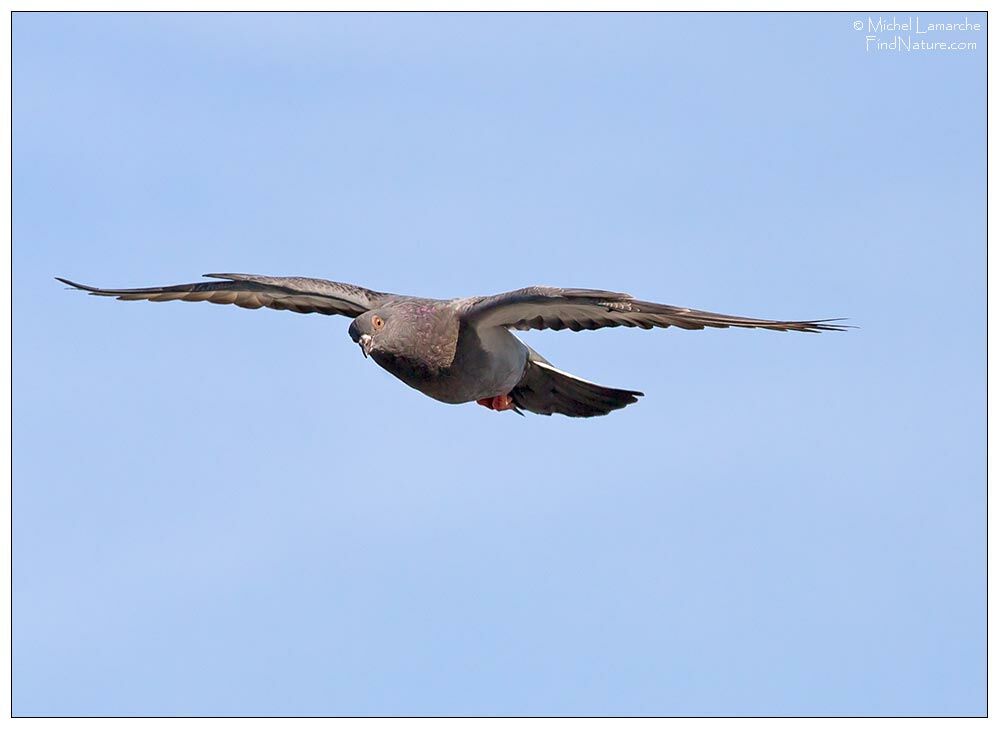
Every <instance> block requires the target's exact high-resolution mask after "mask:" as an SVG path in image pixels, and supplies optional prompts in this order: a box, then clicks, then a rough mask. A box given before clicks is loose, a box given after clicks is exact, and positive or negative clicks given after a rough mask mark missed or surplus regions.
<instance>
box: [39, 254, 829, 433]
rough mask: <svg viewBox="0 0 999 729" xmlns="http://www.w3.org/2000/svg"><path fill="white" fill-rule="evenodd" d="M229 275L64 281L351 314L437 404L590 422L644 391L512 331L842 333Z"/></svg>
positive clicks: (639, 307) (607, 298) (582, 299)
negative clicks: (539, 348)
mask: <svg viewBox="0 0 999 729" xmlns="http://www.w3.org/2000/svg"><path fill="white" fill-rule="evenodd" d="M205 277H206V278H213V279H222V280H219V281H204V282H200V283H191V284H181V285H179V286H158V287H153V288H142V289H98V288H94V287H92V286H85V285H83V284H78V283H74V282H72V281H68V280H66V279H64V278H57V280H58V281H61V282H63V283H65V284H68V285H69V286H72V287H74V288H77V289H80V290H82V291H88V292H90V293H91V294H92V295H95V296H115V297H117V298H119V299H123V300H125V301H135V300H139V299H145V300H148V301H175V300H179V301H208V302H211V303H213V304H235V305H236V306H241V307H243V308H245V309H259V308H260V307H262V306H266V307H268V308H271V309H282V310H287V311H295V312H298V313H301V314H312V313H318V314H340V315H342V316H349V317H350V318H351V319H353V321H352V322H351V323H350V328H349V329H348V334H349V335H350V338H351V339H353V340H354V342H355V343H356V344H358V345H359V346H360V348H361V352H363V353H364V356H365V357H368V356H370V357H371V358H372V359H373V360H374V361H375V362H377V363H378V364H379V365H380V366H381V367H383V368H384V369H386V370H388V371H389V372H390V373H392V374H393V375H395V376H396V377H398V378H399V379H400V380H402V381H403V382H405V383H406V384H407V385H409V386H410V387H413V388H416V389H417V390H419V391H420V392H422V393H423V394H425V395H429V396H430V397H432V398H434V399H435V400H440V401H441V402H446V403H452V404H457V403H466V402H476V403H478V404H479V405H483V406H485V407H487V408H489V409H490V410H497V411H502V410H513V411H514V412H517V413H520V414H523V412H522V411H523V410H527V411H530V412H532V413H538V414H540V415H551V414H552V413H560V414H562V415H568V416H569V417H576V418H588V417H592V416H595V415H606V414H607V413H609V412H611V411H613V410H618V409H620V408H623V407H625V406H627V405H630V404H631V403H634V402H637V398H639V397H641V396H642V393H641V392H637V391H635V390H619V389H616V388H612V387H604V386H602V385H597V384H595V383H593V382H588V381H586V380H583V379H580V378H578V377H575V376H574V375H570V374H569V373H568V372H563V371H562V370H560V369H557V368H556V367H554V366H553V365H552V364H551V363H550V362H549V361H548V360H546V359H545V358H544V357H542V356H541V355H540V354H538V353H537V352H535V351H534V350H533V349H531V348H530V347H528V346H527V345H526V344H524V343H523V342H521V341H520V340H519V339H518V338H517V337H515V336H514V335H513V334H512V333H511V332H510V330H511V329H521V330H526V329H555V330H559V329H571V330H572V331H574V332H576V331H579V330H581V329H601V328H603V327H618V326H624V327H641V328H642V329H652V328H653V327H663V328H665V327H671V326H674V327H679V328H681V329H703V328H704V327H718V328H727V327H744V328H749V329H754V328H755V329H775V330H777V331H797V332H821V331H841V330H843V329H845V328H846V327H845V326H843V325H839V324H832V323H830V322H834V321H839V320H837V319H816V320H810V321H772V320H769V319H748V318H745V317H741V316H728V315H727V314H712V313H711V312H707V311H697V310H696V309H686V308H683V307H679V306H668V305H666V304H653V303H650V302H648V301H639V300H637V299H634V298H632V297H631V296H629V295H628V294H620V293H614V292H613V291H600V290H594V289H561V288H548V287H543V286H533V287H531V288H526V289H518V290H516V291H510V292H507V293H504V294H496V295H494V296H472V297H469V298H464V299H449V300H444V299H423V298H417V297H414V296H400V295H398V294H386V293H381V292H379V291H370V290H368V289H365V288H362V287H360V286H354V285H353V284H346V283H337V282H335V281H326V280H324V279H318V278H299V277H274V276H251V275H247V274H241V273H209V274H205Z"/></svg>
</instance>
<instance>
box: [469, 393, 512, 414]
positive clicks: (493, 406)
mask: <svg viewBox="0 0 999 729" xmlns="http://www.w3.org/2000/svg"><path fill="white" fill-rule="evenodd" d="M475 402H477V403H478V404H479V405H481V406H482V407H485V408H489V409H490V410H497V411H499V410H513V408H514V404H513V398H512V397H510V396H509V395H497V396H496V397H485V398H482V399H481V400H476V401H475Z"/></svg>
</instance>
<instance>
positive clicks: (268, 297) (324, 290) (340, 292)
mask: <svg viewBox="0 0 999 729" xmlns="http://www.w3.org/2000/svg"><path fill="white" fill-rule="evenodd" d="M205 277H206V278H220V279H225V280H224V281H202V282H200V283H190V284H179V285H177V286H154V287H151V288H144V289H98V288H94V287H93V286H86V285H84V284H78V283H74V282H73V281H68V280H66V279H64V278H58V277H57V278H56V280H57V281H62V282H63V283H64V284H69V285H70V286H72V287H73V288H77V289H80V290H81V291H88V292H90V293H91V294H92V295H94V296H114V297H117V298H118V299H121V300H123V301H138V300H146V301H208V302H210V303H212V304H235V305H236V306H241V307H243V308H244V309H259V308H261V307H262V306H266V307H268V308H270V309H281V310H287V311H295V312H298V313H300V314H313V313H318V314H342V315H343V316H349V317H355V316H359V315H360V314H363V313H364V312H366V311H368V310H370V309H374V308H377V307H378V306H379V305H380V304H381V303H382V302H383V301H387V300H389V299H391V298H394V297H393V295H392V294H384V293H381V292H380V291H370V290H368V289H365V288H362V287H360V286H354V285H353V284H346V283H338V282H336V281H326V280H325V279H321V278H300V277H297V276H290V277H279V276H251V275H248V274H244V273H206V274H205Z"/></svg>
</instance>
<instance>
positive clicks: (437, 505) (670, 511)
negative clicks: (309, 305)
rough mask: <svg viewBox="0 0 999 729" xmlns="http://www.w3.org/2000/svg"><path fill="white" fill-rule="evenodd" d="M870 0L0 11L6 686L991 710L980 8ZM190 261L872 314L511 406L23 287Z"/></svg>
mask: <svg viewBox="0 0 999 729" xmlns="http://www.w3.org/2000/svg"><path fill="white" fill-rule="evenodd" d="M920 18H921V19H922V20H923V21H924V22H926V21H930V20H933V21H934V22H941V21H948V20H949V21H956V20H959V19H961V18H963V16H957V15H927V14H923V15H921V16H920ZM866 19H867V16H864V15H861V14H786V15H780V14H765V15H753V14H733V15H700V14H683V15H668V14H661V15H609V14H589V15H572V14H543V15H489V14H475V15H471V14H465V15H424V14H405V15H401V14H400V15H389V14H383V15H356V14H353V15H351V14H343V15H335V14H330V15H318V16H309V15H297V16H296V15H287V16H285V15H265V14H253V15H183V14H172V15H154V14H148V15H113V14H99V15H58V14H34V15H26V14H16V15H15V17H14V21H13V25H14V35H13V44H14V47H13V69H14V70H13V85H14V112H13V140H14V142H13V143H14V146H13V165H14V176H13V181H14V188H13V203H14V208H13V213H14V226H13V233H14V238H13V241H14V253H13V307H14V313H13V319H14V321H13V327H14V329H13V331H14V335H13V336H14V355H13V388H14V389H13V408H14V413H13V419H14V433H13V449H14V450H13V469H14V472H13V475H14V494H13V518H14V523H13V550H14V551H13V589H14V595H13V628H14V633H13V652H14V663H13V668H14V679H13V689H14V694H13V702H14V712H15V714H19V715H31V714H74V715H89V714H143V715H145V714H205V715H213V714H254V715H257V714H263V715H271V714H292V715H297V714H336V715H340V714H669V715H674V714H711V715H716V714H718V715H724V714H738V715H743V714H778V715H779V714H981V713H983V712H984V711H985V282H986V278H985V267H984V262H985V174H986V159H985V134H986V128H985V34H984V31H982V32H978V33H974V32H967V33H964V34H961V33H951V34H943V35H941V36H940V38H939V39H940V40H945V41H948V42H949V41H954V40H957V41H961V40H969V39H970V40H973V41H975V42H977V43H978V48H977V49H976V50H961V51H956V50H955V51H940V52H915V51H913V52H908V53H903V52H889V51H880V52H871V51H865V48H864V36H865V34H866V31H865V30H862V31H856V30H854V28H853V27H852V26H853V22H854V21H856V20H863V21H865V22H866ZM976 19H977V20H978V21H979V22H982V23H984V22H985V21H984V16H972V20H976ZM903 34H904V33H903ZM889 35H891V34H889ZM218 270H223V271H244V272H250V273H264V274H272V275H307V276H318V277H324V278H330V279H334V280H342V281H352V282H357V283H360V284H362V285H366V286H369V287H371V288H375V289H379V290H385V291H395V292H400V293H410V294H418V295H427V296H437V297H449V296H463V295H471V294H477V293H490V292H495V291H503V290H507V289H512V288H518V287H521V286H526V285H532V284H551V285H567V286H584V287H587V286H588V287H598V288H608V289H612V290H622V291H628V292H631V293H633V294H635V295H636V296H639V297H642V298H647V299H652V300H657V301H663V302H666V303H672V304H677V305H683V306H691V307H698V308H706V309H711V310H715V311H722V312H726V313H732V314H742V315H748V316H760V317H773V318H808V317H825V316H847V317H850V318H851V320H852V322H853V323H855V324H857V325H859V327H860V328H859V329H856V330H853V331H850V332H849V333H846V334H826V335H821V336H813V335H793V334H780V333H772V332H755V331H724V330H719V331H707V332H684V331H676V330H672V329H671V330H666V331H661V330H659V331H654V332H641V331H633V330H606V331H601V332H587V333H580V334H572V333H570V332H560V333H555V332H532V333H529V334H527V335H525V336H524V339H525V340H526V341H528V342H529V343H530V344H531V345H532V346H534V347H535V348H536V349H538V350H539V351H541V352H542V353H543V354H544V355H545V356H546V357H548V358H549V359H550V360H551V361H552V362H554V363H555V364H556V365H557V366H558V367H560V368H562V369H565V370H568V371H570V372H573V373H576V374H578V375H580V376H582V377H585V378H586V379H590V380H594V381H597V382H601V383H604V384H608V385H612V386H618V387H625V388H635V389H640V390H643V391H644V392H645V393H646V395H647V396H646V397H645V398H644V399H642V400H641V401H640V403H638V404H637V405H634V406H632V407H629V408H627V409H626V410H623V411H621V412H616V413H612V414H611V415H609V416H607V417H604V418H595V419H590V420H570V419H566V418H558V417H552V418H544V417H528V418H519V417H517V416H515V415H513V414H509V413H503V414H497V413H493V412H489V411H487V410H485V409H483V408H480V407H476V406H474V405H464V406H447V405H443V404H440V403H437V402H435V401H433V400H430V399H428V398H426V397H424V396H422V395H420V394H419V393H417V392H416V391H413V390H410V389H409V388H407V387H406V386H404V385H403V384H402V383H400V382H398V381H396V380H394V379H393V378H392V377H391V376H390V375H388V374H387V373H386V372H384V371H382V370H380V369H378V368H377V367H376V366H375V365H374V364H373V363H372V362H371V361H370V360H369V361H365V360H364V359H363V358H362V357H361V356H360V354H359V352H358V351H357V348H356V346H354V345H353V344H352V343H351V341H350V340H349V338H348V336H347V326H348V325H349V320H347V319H344V318H327V317H320V316H316V315H312V316H301V315H295V314H290V313H286V312H275V311H269V310H263V311H256V312H251V311H245V310H241V309H237V308H235V307H222V306H209V305H207V304H199V305H193V304H176V303H175V304H163V305H159V304H148V303H119V302H115V301H108V300H98V299H94V298H89V297H86V296H83V295H80V294H78V293H75V292H70V291H65V290H63V288H62V287H61V286H60V285H59V284H57V283H56V282H54V281H53V280H52V277H53V276H57V275H59V276H66V277H69V278H73V279H76V280H79V281H83V282H86V283H93V284H97V285H105V286H142V285H157V284H171V283H183V282H188V281H193V280H196V279H197V278H198V276H199V275H200V274H201V273H203V272H208V271H218Z"/></svg>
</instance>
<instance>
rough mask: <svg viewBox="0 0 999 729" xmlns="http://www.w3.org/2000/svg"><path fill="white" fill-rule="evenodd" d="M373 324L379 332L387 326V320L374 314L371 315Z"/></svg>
mask: <svg viewBox="0 0 999 729" xmlns="http://www.w3.org/2000/svg"><path fill="white" fill-rule="evenodd" d="M371 326H372V328H374V330H375V331H376V332H377V331H378V330H379V329H381V328H382V327H383V326H385V322H384V321H383V320H382V318H381V317H380V316H373V317H371Z"/></svg>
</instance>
